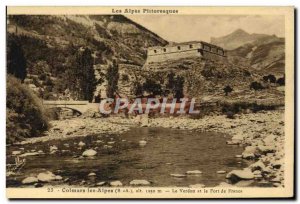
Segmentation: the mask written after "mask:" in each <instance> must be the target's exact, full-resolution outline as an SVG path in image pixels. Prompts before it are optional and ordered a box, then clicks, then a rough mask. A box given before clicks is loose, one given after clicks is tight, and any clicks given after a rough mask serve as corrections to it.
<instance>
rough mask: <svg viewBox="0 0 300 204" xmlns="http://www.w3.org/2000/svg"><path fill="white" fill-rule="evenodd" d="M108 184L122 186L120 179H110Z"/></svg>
mask: <svg viewBox="0 0 300 204" xmlns="http://www.w3.org/2000/svg"><path fill="white" fill-rule="evenodd" d="M109 185H110V186H113V187H117V186H123V184H122V183H121V181H112V182H110V183H109Z"/></svg>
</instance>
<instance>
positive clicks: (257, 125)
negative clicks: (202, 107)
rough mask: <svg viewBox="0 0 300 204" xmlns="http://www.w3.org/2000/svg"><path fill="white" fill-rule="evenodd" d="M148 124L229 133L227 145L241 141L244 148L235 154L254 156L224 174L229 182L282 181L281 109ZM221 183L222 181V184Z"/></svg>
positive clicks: (161, 119)
mask: <svg viewBox="0 0 300 204" xmlns="http://www.w3.org/2000/svg"><path fill="white" fill-rule="evenodd" d="M148 126H150V127H165V128H177V129H193V130H197V131H213V132H221V133H224V134H229V135H232V139H231V140H230V141H227V145H243V146H244V147H245V149H244V152H243V153H242V154H241V155H236V157H240V158H242V159H248V160H253V161H255V163H253V164H252V165H251V166H249V167H248V168H246V169H241V170H236V171H233V172H230V173H228V174H227V178H228V179H229V180H231V181H232V183H234V182H237V181H239V180H254V179H255V180H258V181H259V182H260V183H262V184H263V183H264V182H265V183H269V182H271V183H272V185H273V186H275V187H282V186H283V185H284V111H283V110H276V111H261V112H259V113H249V114H240V115H236V116H235V119H229V118H227V117H226V116H225V115H219V116H207V117H204V118H202V119H196V120H195V119H188V118H173V117H171V118H155V119H150V120H149V124H148ZM221 185H222V184H221Z"/></svg>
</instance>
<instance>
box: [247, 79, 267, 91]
mask: <svg viewBox="0 0 300 204" xmlns="http://www.w3.org/2000/svg"><path fill="white" fill-rule="evenodd" d="M250 89H254V90H255V91H257V90H262V89H264V87H263V86H262V85H261V83H259V82H256V81H255V82H252V83H251V84H250Z"/></svg>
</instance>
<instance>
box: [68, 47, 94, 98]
mask: <svg viewBox="0 0 300 204" xmlns="http://www.w3.org/2000/svg"><path fill="white" fill-rule="evenodd" d="M71 72H72V73H71V76H72V79H71V81H70V84H71V85H72V86H74V87H70V86H69V87H70V89H72V90H73V91H75V93H76V95H77V99H79V100H88V101H90V102H91V101H92V100H93V97H94V91H95V89H96V82H97V81H96V78H95V72H94V67H93V57H92V52H91V50H90V49H89V48H85V49H84V50H81V49H80V50H78V52H77V53H76V56H75V66H74V68H73V69H71Z"/></svg>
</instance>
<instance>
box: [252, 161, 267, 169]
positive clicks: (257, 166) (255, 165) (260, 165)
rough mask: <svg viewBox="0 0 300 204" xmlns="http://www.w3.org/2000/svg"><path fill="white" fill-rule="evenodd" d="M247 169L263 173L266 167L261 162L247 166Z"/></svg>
mask: <svg viewBox="0 0 300 204" xmlns="http://www.w3.org/2000/svg"><path fill="white" fill-rule="evenodd" d="M249 168H250V169H251V170H252V171H256V170H260V171H264V170H265V169H266V166H265V164H264V163H262V161H257V162H255V163H253V164H251V165H250V166H249Z"/></svg>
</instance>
